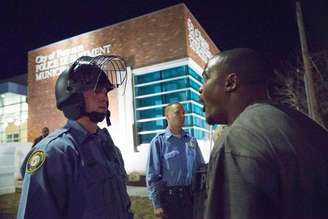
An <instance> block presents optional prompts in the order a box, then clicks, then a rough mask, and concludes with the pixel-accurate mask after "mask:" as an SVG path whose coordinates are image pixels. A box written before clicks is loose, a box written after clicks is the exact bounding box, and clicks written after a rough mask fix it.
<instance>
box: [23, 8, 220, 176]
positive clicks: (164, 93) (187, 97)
mask: <svg viewBox="0 0 328 219" xmlns="http://www.w3.org/2000/svg"><path fill="white" fill-rule="evenodd" d="M218 52H219V49H218V48H217V47H216V46H215V44H214V43H213V42H212V40H211V39H210V38H209V37H208V35H207V34H206V32H205V31H204V30H203V28H202V27H201V26H200V24H199V23H198V22H197V20H196V19H195V18H194V17H193V15H192V14H191V13H190V11H189V10H188V9H187V7H186V6H185V5H184V4H178V5H175V6H172V7H169V8H166V9H162V10H160V11H156V12H153V13H150V14H146V15H143V16H140V17H136V18H133V19H130V20H127V21H123V22H120V23H117V24H114V25H111V26H108V27H104V28H101V29H98V30H95V31H92V32H88V33H85V34H81V35H78V36H75V37H72V38H69V39H65V40H63V41H60V42H56V43H53V44H50V45H47V46H44V47H42V48H39V49H35V50H32V51H30V52H29V53H28V87H29V92H28V100H29V111H28V140H29V141H31V140H33V139H34V138H35V137H36V136H38V135H39V130H41V129H42V127H44V126H47V127H49V128H50V130H51V131H53V130H54V129H56V128H58V127H61V126H62V125H64V123H65V121H66V119H65V118H64V116H63V114H62V113H61V112H59V111H58V110H57V109H56V106H55V98H54V86H55V82H56V79H57V77H58V75H59V74H60V73H61V72H62V71H63V70H64V69H65V68H67V67H68V66H69V64H70V63H72V62H73V61H75V60H76V59H77V58H78V57H80V56H82V55H90V56H96V55H101V54H108V55H110V54H115V55H120V56H122V57H123V58H124V59H125V60H126V61H127V65H128V76H127V83H126V86H125V87H123V88H121V89H118V90H114V91H112V92H110V93H109V109H110V111H111V121H112V126H110V127H108V129H109V132H110V133H111V135H112V137H113V139H114V141H115V143H116V144H117V145H118V146H119V147H120V149H121V151H122V153H123V156H124V159H125V162H126V164H127V169H128V170H129V169H130V166H131V167H132V166H133V167H134V168H136V169H142V168H141V167H143V168H144V166H145V157H146V156H145V153H147V151H148V146H149V142H150V140H151V139H152V138H153V137H154V136H155V135H156V134H157V133H159V132H161V131H163V130H164V129H165V127H166V123H165V118H164V114H163V113H164V107H165V105H166V104H168V103H172V102H181V103H182V104H183V105H184V107H185V110H186V119H185V124H184V129H186V130H188V131H189V132H190V133H191V134H192V135H193V136H195V137H196V138H198V139H199V140H200V142H201V144H203V145H207V144H208V141H209V133H210V131H209V129H210V128H209V127H208V125H206V122H205V118H204V113H203V112H202V105H201V104H200V103H199V93H198V89H199V87H200V86H201V84H202V77H201V73H202V69H203V67H204V66H205V64H206V62H207V60H208V59H209V58H210V57H211V56H213V54H216V53H218ZM101 126H103V127H105V123H102V124H101ZM202 150H204V151H209V150H208V149H206V146H204V147H203V148H202ZM138 151H139V152H141V153H137V152H138ZM205 153H206V152H205ZM136 160H138V161H140V162H137V163H138V164H140V168H138V167H136V163H135V161H136Z"/></svg>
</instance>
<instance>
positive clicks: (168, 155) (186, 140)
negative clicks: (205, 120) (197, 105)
mask: <svg viewBox="0 0 328 219" xmlns="http://www.w3.org/2000/svg"><path fill="white" fill-rule="evenodd" d="M165 117H166V120H167V122H168V127H167V128H166V130H165V132H163V133H160V134H158V135H157V136H155V137H154V139H153V140H152V141H151V143H150V151H149V157H148V162H147V169H146V181H147V186H148V191H149V194H150V198H151V200H152V202H153V206H154V214H155V216H156V218H169V219H175V218H179V219H185V218H186V219H187V218H188V219H189V218H192V214H193V209H192V208H193V203H192V191H191V182H192V177H193V175H194V174H195V172H196V170H197V169H199V168H200V167H201V166H202V165H204V160H203V156H202V154H201V151H200V149H199V147H198V143H197V140H196V139H195V138H194V137H191V136H190V134H189V133H187V132H186V131H184V130H183V129H182V127H183V124H184V108H183V106H182V104H180V103H172V104H169V105H167V106H166V107H165Z"/></svg>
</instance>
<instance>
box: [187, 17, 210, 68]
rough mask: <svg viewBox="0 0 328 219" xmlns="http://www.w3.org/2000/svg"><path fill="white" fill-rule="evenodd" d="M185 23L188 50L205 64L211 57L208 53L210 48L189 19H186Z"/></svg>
mask: <svg viewBox="0 0 328 219" xmlns="http://www.w3.org/2000/svg"><path fill="white" fill-rule="evenodd" d="M187 23H188V38H189V45H190V48H191V49H192V50H193V51H194V52H195V53H197V55H199V57H200V58H201V59H202V60H203V61H204V62H205V63H206V62H207V61H208V59H210V58H212V56H213V54H212V53H211V52H210V47H209V45H208V43H207V41H206V40H205V39H204V37H203V36H202V34H201V32H200V31H199V30H198V29H197V28H195V26H194V25H193V23H192V22H191V20H190V18H188V20H187Z"/></svg>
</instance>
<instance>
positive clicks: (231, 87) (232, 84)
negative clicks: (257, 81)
mask: <svg viewBox="0 0 328 219" xmlns="http://www.w3.org/2000/svg"><path fill="white" fill-rule="evenodd" d="M239 84H240V79H239V77H238V75H237V74H236V73H230V74H228V75H227V76H226V77H225V82H224V90H225V91H226V92H228V93H230V92H233V91H235V90H236V89H237V88H238V86H239Z"/></svg>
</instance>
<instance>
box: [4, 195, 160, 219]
mask: <svg viewBox="0 0 328 219" xmlns="http://www.w3.org/2000/svg"><path fill="white" fill-rule="evenodd" d="M19 196H20V192H15V193H12V194H8V195H0V219H14V218H16V212H17V207H18V201H19ZM131 201H132V211H133V212H134V218H135V219H153V218H154V216H153V207H152V204H151V202H150V201H149V199H148V198H145V197H131Z"/></svg>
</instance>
